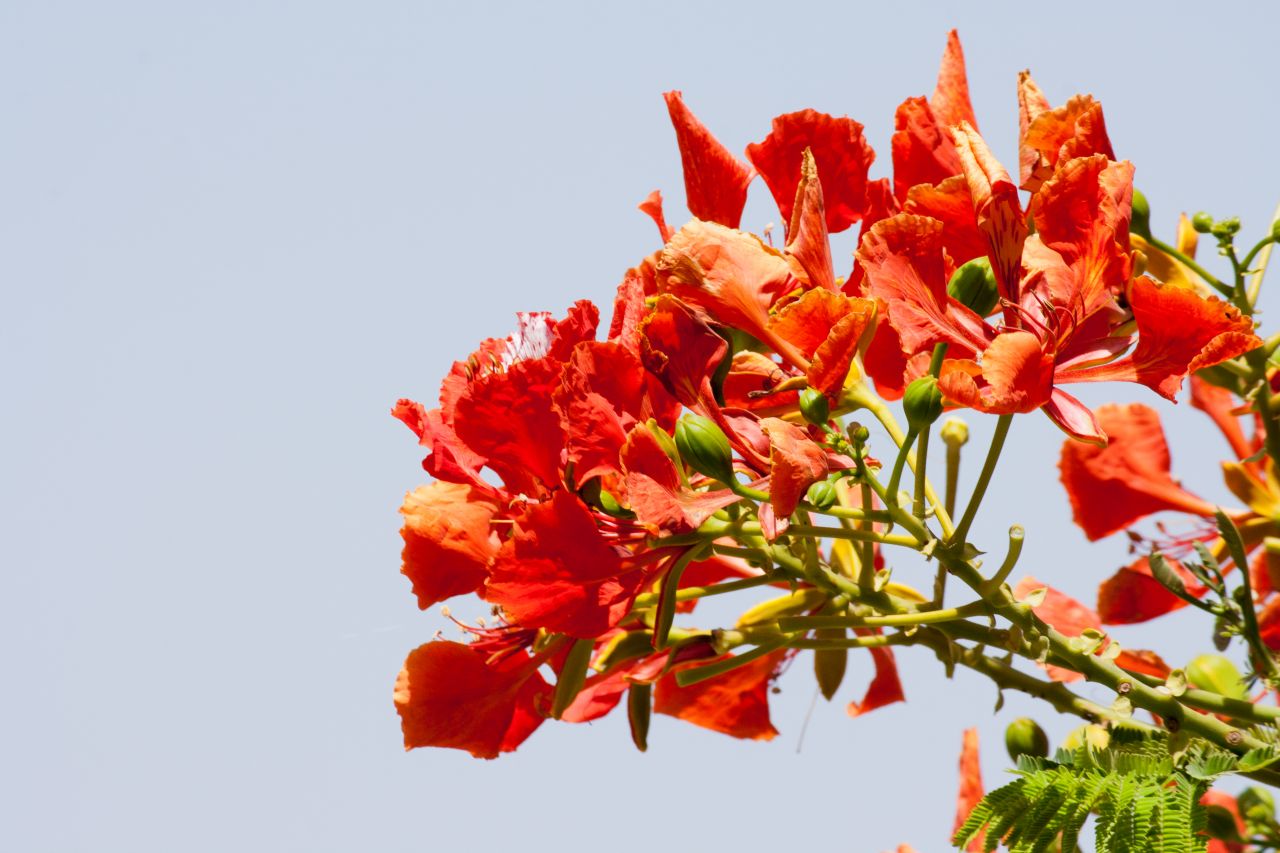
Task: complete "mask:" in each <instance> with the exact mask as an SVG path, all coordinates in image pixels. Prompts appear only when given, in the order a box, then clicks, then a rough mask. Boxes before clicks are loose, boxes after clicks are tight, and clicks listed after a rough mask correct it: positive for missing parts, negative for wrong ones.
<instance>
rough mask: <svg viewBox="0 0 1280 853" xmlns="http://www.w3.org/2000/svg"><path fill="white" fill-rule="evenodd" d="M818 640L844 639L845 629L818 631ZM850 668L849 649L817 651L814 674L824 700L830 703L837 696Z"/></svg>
mask: <svg viewBox="0 0 1280 853" xmlns="http://www.w3.org/2000/svg"><path fill="white" fill-rule="evenodd" d="M817 636H818V639H820V640H830V639H843V638H844V637H845V630H844V629H843V628H820V629H818V631H817ZM848 666H849V650H848V649H817V650H816V651H814V653H813V674H814V676H815V677H816V678H817V679H818V690H820V691H821V692H822V698H823V699H826V700H827V701H828V702H830V701H831V697H833V696H835V695H836V691H837V690H839V689H840V683H841V682H842V681H844V671H845V669H847V668H848Z"/></svg>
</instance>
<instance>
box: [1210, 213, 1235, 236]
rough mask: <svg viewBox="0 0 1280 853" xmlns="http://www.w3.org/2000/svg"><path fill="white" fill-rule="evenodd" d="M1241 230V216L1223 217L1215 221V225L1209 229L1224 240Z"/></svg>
mask: <svg viewBox="0 0 1280 853" xmlns="http://www.w3.org/2000/svg"><path fill="white" fill-rule="evenodd" d="M1239 230H1240V217H1238V216H1232V217H1231V218H1230V219H1223V220H1220V221H1218V222H1215V223H1213V226H1212V227H1211V228H1210V229H1209V233H1211V234H1212V235H1213V236H1215V237H1217V238H1218V239H1220V240H1222V239H1226V238H1227V237H1233V236H1235V234H1236V232H1238V231H1239Z"/></svg>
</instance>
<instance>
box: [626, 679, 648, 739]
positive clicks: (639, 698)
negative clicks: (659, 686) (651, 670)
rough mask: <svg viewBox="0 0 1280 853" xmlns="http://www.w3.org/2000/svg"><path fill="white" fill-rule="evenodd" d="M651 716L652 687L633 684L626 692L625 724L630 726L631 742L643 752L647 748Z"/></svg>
mask: <svg viewBox="0 0 1280 853" xmlns="http://www.w3.org/2000/svg"><path fill="white" fill-rule="evenodd" d="M652 716H653V686H652V685H649V684H633V685H631V689H630V690H628V691H627V722H628V723H629V724H630V726H631V742H632V743H634V744H635V745H636V749H638V750H640V751H641V752H644V751H645V750H647V749H648V748H649V720H650V718H651V717H652Z"/></svg>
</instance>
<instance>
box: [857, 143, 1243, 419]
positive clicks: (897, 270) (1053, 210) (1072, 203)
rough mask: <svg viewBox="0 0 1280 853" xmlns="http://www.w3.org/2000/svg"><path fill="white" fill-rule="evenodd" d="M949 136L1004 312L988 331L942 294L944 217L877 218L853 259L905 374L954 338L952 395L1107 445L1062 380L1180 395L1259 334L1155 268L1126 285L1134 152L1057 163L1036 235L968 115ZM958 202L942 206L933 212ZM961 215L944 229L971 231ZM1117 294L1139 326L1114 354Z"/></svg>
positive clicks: (1118, 333) (948, 373)
mask: <svg viewBox="0 0 1280 853" xmlns="http://www.w3.org/2000/svg"><path fill="white" fill-rule="evenodd" d="M954 140H955V143H956V148H957V150H958V152H959V157H960V162H961V166H962V168H963V171H964V175H965V179H966V182H967V184H968V189H969V195H970V198H971V201H972V206H973V211H974V220H975V222H976V226H977V229H978V231H979V232H981V233H982V235H983V236H984V237H985V240H986V243H987V246H988V256H989V258H990V260H991V264H992V269H993V270H994V272H995V274H996V281H997V284H998V286H999V289H1000V294H1001V297H1002V305H1003V320H1004V323H1003V324H1002V325H1001V326H1000V327H998V328H992V327H991V326H989V325H987V324H986V322H985V321H984V320H983V319H982V318H980V317H978V316H977V315H976V314H974V313H973V312H972V311H969V310H968V309H967V308H966V307H965V306H963V305H960V304H959V303H958V302H957V301H956V300H954V299H952V298H950V297H949V296H948V295H947V293H946V285H947V281H948V279H949V277H950V274H951V271H952V266H951V264H952V262H953V259H952V258H950V257H949V256H948V254H947V253H946V252H944V249H943V238H942V234H943V231H944V224H943V222H942V221H941V220H935V219H932V218H929V217H921V216H914V215H912V214H909V213H902V214H898V215H896V216H892V217H890V218H888V219H886V220H884V221H882V222H879V223H877V224H876V225H875V226H874V227H872V228H871V230H870V231H869V232H868V233H867V234H866V235H865V236H864V238H863V242H862V245H861V246H860V248H859V250H858V262H859V265H860V266H861V267H862V269H863V271H864V274H865V276H866V282H867V287H868V289H869V291H870V292H871V294H873V295H874V296H876V297H877V298H878V299H880V300H882V301H883V302H884V303H886V306H887V312H886V313H887V315H888V319H889V324H890V325H891V326H892V327H893V331H894V332H895V333H896V335H897V337H898V341H897V344H898V346H899V348H900V350H901V355H902V359H903V363H905V364H906V367H907V374H908V376H907V377H906V378H907V379H909V378H910V374H911V373H912V372H913V370H915V371H919V370H922V369H923V361H922V360H923V359H924V358H925V353H927V352H929V351H930V350H932V348H933V346H934V345H935V344H938V343H947V344H949V347H950V348H949V350H948V353H947V361H946V362H945V363H944V365H943V369H942V374H941V377H940V387H941V388H942V389H943V392H944V394H945V395H946V396H947V398H948V399H949V400H950V401H951V402H952V403H954V404H959V405H963V406H969V407H972V408H976V409H979V410H981V411H986V412H991V413H994V414H1013V413H1021V412H1030V411H1034V410H1035V409H1037V408H1042V409H1043V410H1044V411H1045V413H1046V414H1047V415H1048V416H1049V417H1050V418H1051V419H1052V420H1053V421H1054V422H1055V423H1057V424H1058V425H1059V426H1060V427H1062V428H1063V429H1064V430H1065V431H1066V432H1067V433H1068V434H1070V435H1072V436H1074V437H1076V438H1081V439H1086V440H1091V441H1099V442H1101V441H1103V440H1105V434H1104V433H1103V432H1102V431H1101V429H1100V428H1099V427H1098V425H1097V424H1096V422H1095V421H1094V420H1093V418H1092V416H1091V415H1090V413H1089V411H1088V409H1086V408H1085V407H1084V406H1083V404H1081V403H1080V402H1079V401H1078V400H1077V399H1076V398H1074V397H1072V396H1071V395H1069V394H1067V393H1066V392H1065V391H1063V390H1062V389H1061V388H1060V387H1058V386H1061V385H1065V384H1068V383H1071V382H1097V381H1104V380H1118V381H1132V382H1140V383H1142V384H1145V385H1148V386H1149V387H1151V388H1152V389H1153V390H1156V391H1157V392H1158V393H1161V394H1163V395H1165V396H1167V397H1172V395H1173V394H1174V392H1176V390H1177V388H1178V387H1179V386H1180V384H1181V382H1182V379H1183V377H1185V376H1186V375H1187V374H1188V373H1189V372H1191V371H1194V370H1198V369H1200V368H1202V367H1207V366H1209V365H1212V364H1217V363H1220V362H1221V361H1225V360H1227V359H1229V358H1234V357H1236V356H1238V355H1241V354H1243V353H1245V352H1247V351H1249V350H1250V349H1253V348H1254V347H1256V346H1257V345H1258V344H1259V343H1260V341H1259V339H1258V338H1257V337H1256V336H1255V335H1253V333H1252V330H1251V324H1250V322H1249V320H1248V319H1247V318H1244V317H1242V316H1241V315H1240V314H1239V312H1238V311H1236V310H1235V309H1234V308H1232V307H1231V306H1228V305H1227V304H1226V303H1223V302H1222V301H1220V300H1218V299H1215V298H1204V297H1201V296H1199V295H1197V294H1195V293H1193V292H1191V291H1187V290H1178V289H1175V288H1172V287H1165V286H1161V285H1158V284H1157V283H1156V282H1154V281H1152V280H1149V279H1137V280H1135V281H1133V282H1132V283H1130V267H1131V262H1130V258H1129V247H1128V227H1129V226H1128V221H1129V206H1130V194H1131V191H1132V167H1131V166H1130V165H1129V164H1128V163H1115V162H1112V161H1110V160H1109V159H1108V158H1107V157H1106V156H1105V155H1102V154H1096V155H1092V156H1088V157H1077V158H1075V159H1072V160H1068V161H1065V162H1055V167H1056V171H1055V172H1054V174H1053V176H1052V177H1051V178H1050V179H1048V180H1047V181H1045V182H1044V183H1043V184H1042V185H1040V186H1039V188H1038V191H1037V193H1036V195H1035V196H1034V197H1033V199H1032V203H1031V210H1032V215H1033V218H1034V221H1035V225H1036V229H1035V234H1033V235H1031V236H1029V237H1028V236H1027V232H1026V227H1025V217H1024V214H1023V211H1022V209H1021V206H1020V204H1019V202H1018V198H1017V189H1016V187H1015V186H1014V185H1013V182H1012V180H1011V179H1010V178H1009V176H1008V173H1007V172H1005V170H1004V168H1003V167H1002V166H1000V164H999V163H998V162H996V160H995V158H994V157H992V156H991V153H990V151H989V150H988V149H987V147H986V145H985V143H984V142H983V141H982V139H981V138H980V137H979V136H978V135H977V133H976V131H974V130H973V129H972V128H971V127H969V126H968V125H965V124H961V125H960V126H958V127H957V128H955V131H954ZM955 209H956V206H955V205H948V204H941V203H939V204H938V205H937V206H936V208H935V212H937V213H938V214H939V215H948V214H949V213H951V212H954V211H955ZM959 219H960V220H961V221H956V220H954V219H953V220H952V221H950V222H947V223H946V228H954V233H957V234H967V233H972V232H971V230H970V227H969V223H968V221H967V219H965V218H964V217H959ZM952 242H953V244H958V245H966V241H965V240H963V239H962V240H959V241H957V240H955V239H954V238H953V240H952ZM968 245H969V246H971V244H968ZM971 250H972V249H971V248H966V249H964V250H963V251H965V252H967V251H971ZM1122 296H1123V297H1124V299H1125V300H1126V301H1127V303H1128V305H1129V309H1130V310H1131V312H1132V315H1133V318H1134V320H1135V321H1136V324H1137V327H1138V336H1137V346H1136V347H1135V348H1134V349H1133V351H1132V352H1131V353H1130V354H1129V355H1128V356H1126V357H1124V358H1118V357H1119V356H1120V355H1121V354H1122V353H1123V352H1124V351H1125V350H1126V349H1128V348H1129V347H1130V346H1131V345H1132V343H1133V339H1132V337H1131V336H1130V335H1128V334H1126V333H1125V330H1124V325H1125V323H1126V322H1127V319H1128V312H1127V311H1126V310H1125V309H1124V308H1122V307H1121V303H1120V301H1119V300H1120V297H1122ZM890 355H892V354H890ZM912 359H915V361H914V362H913V361H912ZM1117 359H1118V360H1117ZM891 362H892V359H891V358H889V359H885V358H884V357H883V356H882V358H881V363H880V365H879V370H876V371H873V372H875V373H876V374H877V375H882V373H883V369H884V367H885V365H887V364H889V363H891ZM913 364H914V365H915V366H914V367H913ZM889 384H890V385H895V384H896V383H893V382H890V383H889Z"/></svg>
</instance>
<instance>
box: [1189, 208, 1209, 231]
mask: <svg viewBox="0 0 1280 853" xmlns="http://www.w3.org/2000/svg"><path fill="white" fill-rule="evenodd" d="M1191 227H1192V228H1194V229H1196V231H1198V232H1199V233H1201V234H1208V233H1209V229H1210V228H1212V227H1213V217H1212V216H1210V215H1209V214H1207V213H1205V212H1204V211H1203V210H1201V211H1199V212H1198V213H1196V214H1195V215H1193V216H1192V217H1191Z"/></svg>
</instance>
